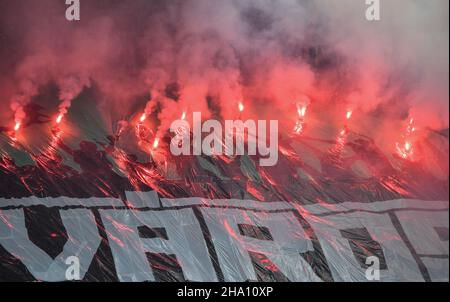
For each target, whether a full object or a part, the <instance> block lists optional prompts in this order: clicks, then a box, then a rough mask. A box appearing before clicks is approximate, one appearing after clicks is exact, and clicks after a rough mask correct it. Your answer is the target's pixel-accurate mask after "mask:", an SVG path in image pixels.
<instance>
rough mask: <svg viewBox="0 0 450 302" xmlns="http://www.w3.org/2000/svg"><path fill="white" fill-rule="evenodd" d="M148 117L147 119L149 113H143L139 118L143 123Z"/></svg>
mask: <svg viewBox="0 0 450 302" xmlns="http://www.w3.org/2000/svg"><path fill="white" fill-rule="evenodd" d="M146 119H147V114H145V113H143V114H142V115H141V118H140V119H139V121H140V122H141V123H143V122H145V120H146Z"/></svg>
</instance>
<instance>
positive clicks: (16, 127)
mask: <svg viewBox="0 0 450 302" xmlns="http://www.w3.org/2000/svg"><path fill="white" fill-rule="evenodd" d="M21 126H22V123H21V122H16V125H15V126H14V131H19V129H20V127H21Z"/></svg>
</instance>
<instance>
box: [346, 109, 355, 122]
mask: <svg viewBox="0 0 450 302" xmlns="http://www.w3.org/2000/svg"><path fill="white" fill-rule="evenodd" d="M352 115H353V111H351V110H348V111H347V114H346V115H345V117H346V118H347V119H348V120H349V119H350V118H351V117H352Z"/></svg>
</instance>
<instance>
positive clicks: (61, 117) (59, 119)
mask: <svg viewBox="0 0 450 302" xmlns="http://www.w3.org/2000/svg"><path fill="white" fill-rule="evenodd" d="M63 117H64V115H63V114H62V113H60V114H59V115H58V117H57V118H56V123H57V124H61V121H62V119H63Z"/></svg>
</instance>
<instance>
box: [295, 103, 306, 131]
mask: <svg viewBox="0 0 450 302" xmlns="http://www.w3.org/2000/svg"><path fill="white" fill-rule="evenodd" d="M307 108H308V107H307V105H305V104H298V105H297V113H298V120H297V122H296V123H295V127H294V132H295V133H296V134H300V133H301V132H302V131H303V127H304V125H305V115H306V109H307Z"/></svg>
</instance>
